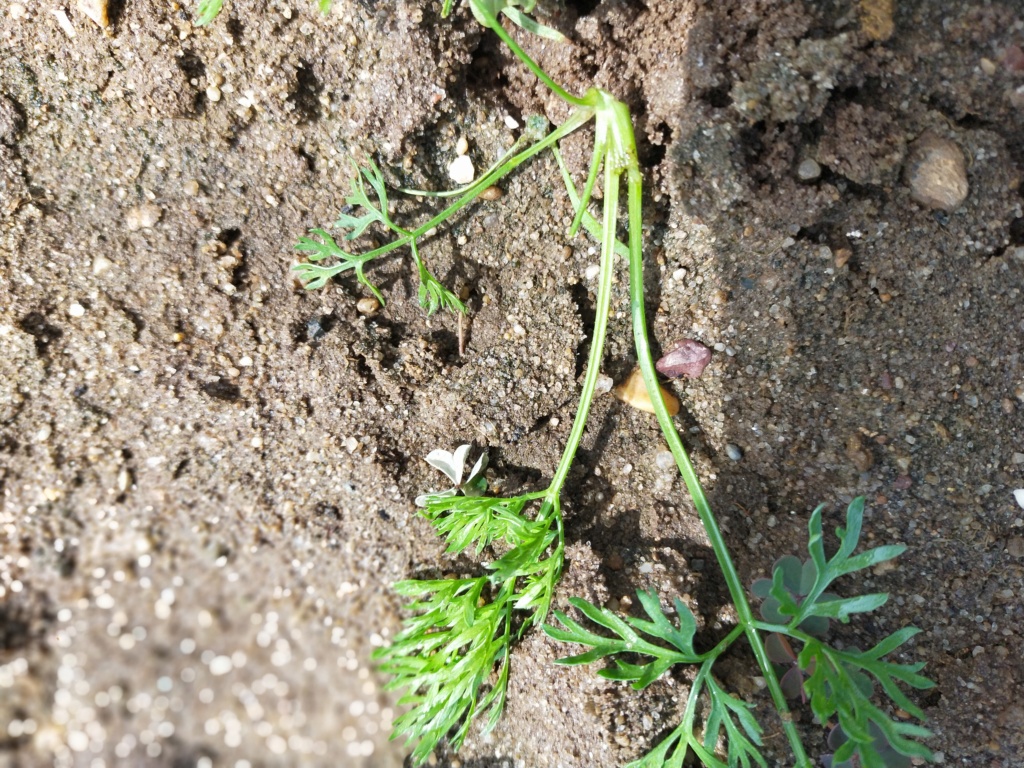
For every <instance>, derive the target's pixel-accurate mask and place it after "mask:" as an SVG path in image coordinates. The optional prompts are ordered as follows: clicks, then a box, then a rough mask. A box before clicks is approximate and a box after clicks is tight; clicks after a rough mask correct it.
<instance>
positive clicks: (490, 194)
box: [480, 187, 504, 200]
mask: <svg viewBox="0 0 1024 768" xmlns="http://www.w3.org/2000/svg"><path fill="white" fill-rule="evenodd" d="M503 194H504V192H502V191H501V187H488V188H487V189H485V190H484V191H483V192H481V193H480V197H481V198H482V199H483V200H498V199H499V198H501V196H502V195H503Z"/></svg>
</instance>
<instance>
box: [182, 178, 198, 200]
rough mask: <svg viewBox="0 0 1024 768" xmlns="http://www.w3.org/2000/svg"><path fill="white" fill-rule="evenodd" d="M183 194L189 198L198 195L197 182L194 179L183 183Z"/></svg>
mask: <svg viewBox="0 0 1024 768" xmlns="http://www.w3.org/2000/svg"><path fill="white" fill-rule="evenodd" d="M184 190H185V194H186V195H188V196H189V197H195V196H196V195H198V194H199V182H198V181H196V180H195V179H190V180H189V181H186V182H185V186H184Z"/></svg>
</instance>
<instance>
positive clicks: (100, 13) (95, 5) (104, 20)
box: [77, 0, 110, 29]
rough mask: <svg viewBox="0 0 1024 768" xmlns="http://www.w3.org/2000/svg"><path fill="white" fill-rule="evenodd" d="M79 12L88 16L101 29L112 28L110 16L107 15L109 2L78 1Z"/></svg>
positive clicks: (100, 0)
mask: <svg viewBox="0 0 1024 768" xmlns="http://www.w3.org/2000/svg"><path fill="white" fill-rule="evenodd" d="M77 7H78V10H79V12H81V13H83V14H84V15H86V16H88V17H89V18H90V19H92V20H93V21H94V22H96V24H97V26H99V27H100V28H101V29H106V28H107V27H108V26H110V16H109V14H108V13H107V0H78V3H77Z"/></svg>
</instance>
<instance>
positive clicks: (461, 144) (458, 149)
mask: <svg viewBox="0 0 1024 768" xmlns="http://www.w3.org/2000/svg"><path fill="white" fill-rule="evenodd" d="M467 152H469V140H468V139H466V137H465V136H459V140H458V141H456V142H455V154H456V155H459V156H460V157H461V156H462V155H464V154H466V153H467Z"/></svg>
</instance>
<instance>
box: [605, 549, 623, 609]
mask: <svg viewBox="0 0 1024 768" xmlns="http://www.w3.org/2000/svg"><path fill="white" fill-rule="evenodd" d="M622 566H623V562H622V555H620V554H619V553H618V552H612V553H611V554H610V555H608V567H609V568H611V569H612V570H613V571H621V570H622ZM613 599H614V598H613ZM615 602H618V600H616V601H615Z"/></svg>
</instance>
